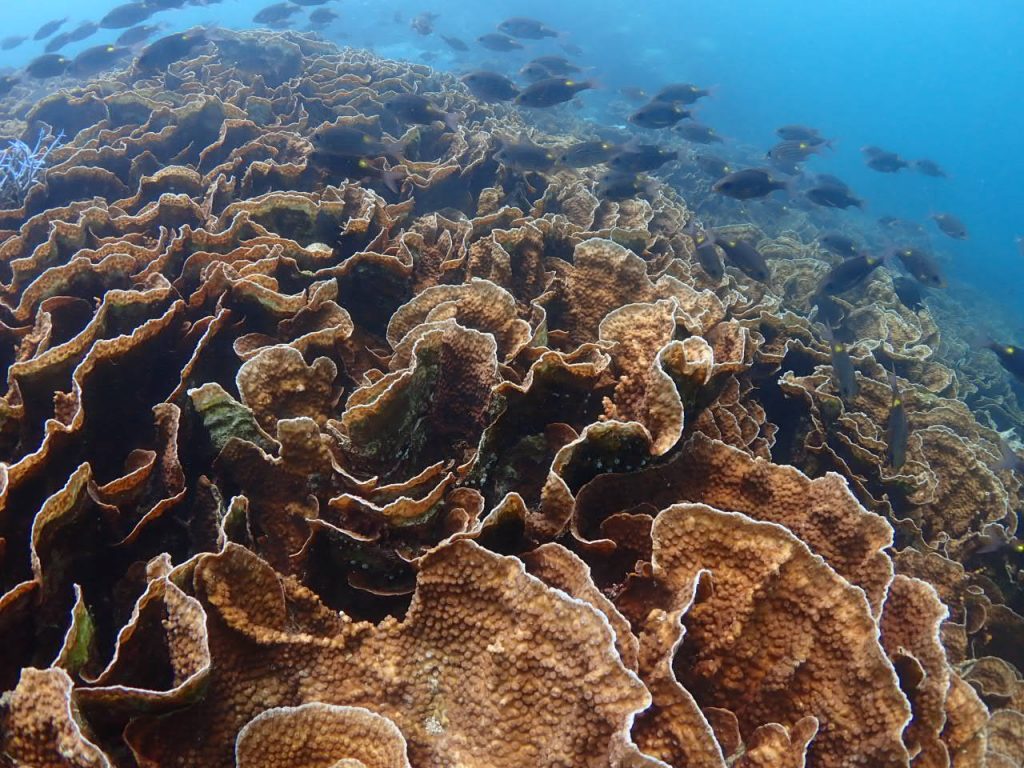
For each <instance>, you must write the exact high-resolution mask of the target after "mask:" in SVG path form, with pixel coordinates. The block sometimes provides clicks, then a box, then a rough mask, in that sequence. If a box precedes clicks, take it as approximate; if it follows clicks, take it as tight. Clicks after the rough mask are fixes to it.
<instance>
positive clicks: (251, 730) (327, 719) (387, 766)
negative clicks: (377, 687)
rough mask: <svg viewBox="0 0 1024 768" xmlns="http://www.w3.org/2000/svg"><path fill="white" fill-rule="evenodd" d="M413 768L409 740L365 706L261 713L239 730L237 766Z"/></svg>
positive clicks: (304, 707)
mask: <svg viewBox="0 0 1024 768" xmlns="http://www.w3.org/2000/svg"><path fill="white" fill-rule="evenodd" d="M339 764H341V765H351V766H352V768H410V766H409V760H408V758H407V757H406V754H405V739H404V738H403V737H402V733H401V731H399V730H398V728H397V727H395V724H394V723H392V722H391V721H390V720H388V719H387V718H386V717H381V716H380V715H378V714H375V713H373V712H371V711H370V710H368V709H363V708H362V707H338V706H332V705H330V704H321V703H319V702H317V703H311V704H303V705H302V706H300V707H276V708H274V709H268V710H266V711H265V712H262V713H260V714H259V715H257V716H256V717H254V718H253V719H252V720H250V721H249V722H248V723H246V725H245V727H244V728H242V730H241V731H239V732H238V740H237V745H236V747H235V766H236V768H331V767H332V766H337V765H339Z"/></svg>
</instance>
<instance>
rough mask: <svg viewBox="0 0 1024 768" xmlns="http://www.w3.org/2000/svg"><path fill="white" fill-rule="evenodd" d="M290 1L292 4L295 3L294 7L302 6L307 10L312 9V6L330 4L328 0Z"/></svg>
mask: <svg viewBox="0 0 1024 768" xmlns="http://www.w3.org/2000/svg"><path fill="white" fill-rule="evenodd" d="M291 1H292V2H293V3H295V4H296V5H304V6H306V7H307V8H309V7H312V6H314V5H327V3H328V2H330V0H291Z"/></svg>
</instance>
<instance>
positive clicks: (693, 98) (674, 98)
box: [653, 83, 711, 104]
mask: <svg viewBox="0 0 1024 768" xmlns="http://www.w3.org/2000/svg"><path fill="white" fill-rule="evenodd" d="M710 95H711V91H709V90H707V89H706V88H700V87H698V86H696V85H694V84H693V83H673V84H672V85H666V86H665V87H664V88H662V89H661V90H660V91H658V92H657V93H656V94H654V99H653V100H654V101H665V102H669V103H672V104H696V103H697V102H698V101H700V100H701V99H702V98H704V97H705V96H710Z"/></svg>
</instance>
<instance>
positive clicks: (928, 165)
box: [912, 160, 949, 179]
mask: <svg viewBox="0 0 1024 768" xmlns="http://www.w3.org/2000/svg"><path fill="white" fill-rule="evenodd" d="M912 165H913V167H914V170H915V171H917V172H918V173H923V174H924V175H925V176H931V177H933V178H937V179H945V178H947V177H948V176H949V174H948V173H946V172H945V171H944V170H943V169H942V166H940V165H939V164H938V163H936V162H935V161H934V160H915V161H914V162H913V163H912Z"/></svg>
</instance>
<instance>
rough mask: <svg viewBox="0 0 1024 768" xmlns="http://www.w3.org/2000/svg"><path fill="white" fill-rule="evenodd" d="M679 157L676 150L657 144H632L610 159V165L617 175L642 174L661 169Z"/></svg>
mask: <svg viewBox="0 0 1024 768" xmlns="http://www.w3.org/2000/svg"><path fill="white" fill-rule="evenodd" d="M678 157H679V153H678V152H676V151H675V150H674V149H663V148H662V147H659V146H658V145H657V144H637V143H633V142H630V143H629V144H626V145H625V146H624V147H622V150H621V151H619V152H617V153H616V154H615V155H614V156H612V157H611V158H609V160H608V165H610V166H611V167H612V169H614V170H615V171H616V172H617V173H642V172H643V171H653V170H655V169H656V168H661V166H663V165H664V164H665V163H669V162H671V161H673V160H675V159H677V158H678Z"/></svg>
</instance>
